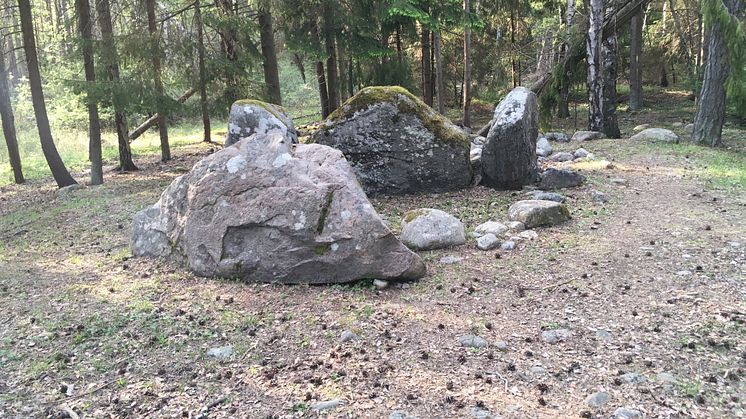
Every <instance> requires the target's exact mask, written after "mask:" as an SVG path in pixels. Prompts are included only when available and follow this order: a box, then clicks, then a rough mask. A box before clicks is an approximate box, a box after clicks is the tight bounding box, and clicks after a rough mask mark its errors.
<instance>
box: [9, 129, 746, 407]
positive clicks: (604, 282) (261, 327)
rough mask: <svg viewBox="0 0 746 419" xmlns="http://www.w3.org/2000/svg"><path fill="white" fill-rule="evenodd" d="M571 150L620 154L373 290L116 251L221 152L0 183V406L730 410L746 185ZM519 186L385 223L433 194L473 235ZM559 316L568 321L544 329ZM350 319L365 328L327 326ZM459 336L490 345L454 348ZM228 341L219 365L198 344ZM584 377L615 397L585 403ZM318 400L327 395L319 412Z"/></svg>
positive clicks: (737, 400) (742, 310)
mask: <svg viewBox="0 0 746 419" xmlns="http://www.w3.org/2000/svg"><path fill="white" fill-rule="evenodd" d="M633 122H635V121H632V120H630V121H625V123H626V124H632V123H633ZM578 146H579V145H578V144H569V145H563V146H559V148H564V149H568V150H569V149H574V148H577V147H578ZM582 146H583V147H585V148H586V149H588V150H589V151H592V152H593V153H595V154H596V155H597V156H600V157H603V158H606V159H608V160H610V161H612V162H613V163H614V165H613V168H610V169H603V168H601V167H600V166H597V165H592V164H591V165H584V166H579V167H578V168H580V169H582V170H583V171H584V173H585V174H586V175H587V176H588V177H589V182H588V184H587V185H586V186H583V187H581V188H578V189H574V190H566V191H564V193H565V194H566V196H567V197H568V206H569V207H570V209H571V212H572V214H573V219H572V220H571V221H570V222H568V223H565V224H563V225H561V226H557V227H553V228H549V229H539V230H537V232H538V238H537V239H536V240H531V241H524V242H521V243H520V244H519V246H518V248H517V249H516V250H514V251H510V252H504V251H490V252H482V251H479V250H477V249H476V246H475V245H474V243H469V244H468V245H465V246H461V247H457V248H453V249H445V250H440V251H432V252H423V253H421V255H422V257H423V258H424V259H425V260H426V262H427V265H428V271H429V272H428V275H427V277H426V278H424V279H422V280H420V281H418V282H413V283H407V284H395V285H393V286H391V287H390V288H388V289H385V290H376V289H375V288H374V287H373V286H372V285H371V283H370V282H368V281H364V282H360V283H357V284H351V285H345V286H314V287H308V286H283V285H275V284H245V283H240V282H233V281H225V280H216V279H209V278H199V277H195V276H193V275H191V274H190V273H188V272H187V271H185V270H184V269H183V268H181V267H180V266H176V265H173V264H169V263H164V262H161V261H155V260H142V259H130V257H129V248H128V240H129V228H130V221H131V219H132V216H133V215H134V213H135V212H136V211H137V210H139V209H141V208H143V207H144V206H146V205H150V204H152V203H153V202H155V201H156V200H157V198H158V195H159V194H160V192H161V191H162V190H163V189H164V188H165V187H166V186H167V185H168V184H169V182H170V181H171V180H172V179H173V178H174V177H176V176H178V175H179V174H180V173H183V172H184V171H185V170H187V169H188V168H189V167H191V165H192V164H193V163H194V162H195V161H196V160H197V159H199V158H201V157H203V156H205V155H206V154H207V153H209V152H211V150H213V149H215V147H210V146H206V145H195V146H191V147H185V148H181V149H178V150H176V151H175V156H176V158H175V159H174V161H172V162H170V163H168V164H160V163H157V162H156V161H155V158H154V157H152V158H150V160H152V161H149V162H147V163H146V164H142V169H143V170H142V171H140V172H138V173H134V174H113V173H112V174H109V175H108V178H107V183H106V184H105V185H104V186H99V187H95V188H87V189H85V190H81V191H76V192H73V193H71V194H69V195H66V196H57V195H56V194H55V193H54V188H53V185H52V184H50V183H38V184H33V185H26V186H22V187H5V188H2V189H0V417H10V418H15V417H19V418H26V417H77V416H79V417H96V418H108V417H117V418H119V417H191V418H196V417H210V418H233V417H238V418H270V417H273V418H274V417H278V418H279V417H314V416H316V415H319V414H320V415H321V416H328V417H366V418H367V417H370V418H388V417H389V415H391V414H392V412H395V411H399V412H401V413H402V415H401V416H392V417H410V416H411V417H417V418H458V417H465V418H469V417H487V416H478V415H479V414H486V412H490V413H491V414H492V415H494V416H495V417H503V418H558V417H598V418H601V417H604V418H605V417H610V416H611V415H612V414H613V412H614V411H615V410H616V409H617V408H619V407H627V408H630V409H636V410H639V411H640V412H641V413H642V415H644V417H663V418H667V417H689V416H691V417H700V418H704V417H708V418H709V417H744V416H745V415H746V410H745V409H746V399H745V398H746V324H745V322H746V282H745V279H746V196H745V195H744V191H743V190H742V189H718V188H714V187H712V186H711V185H710V184H706V183H704V181H703V180H702V179H700V178H699V177H698V176H697V173H699V169H701V168H702V167H701V164H700V163H698V162H696V161H693V160H690V159H686V158H684V157H672V156H671V155H668V154H666V153H665V147H664V148H660V147H658V148H655V150H658V151H660V150H663V151H661V152H656V153H651V152H649V150H651V148H642V149H641V148H640V147H639V145H638V144H633V143H631V142H630V141H629V140H601V141H595V142H591V143H583V144H582ZM641 150H647V151H641ZM620 178H621V179H625V180H626V184H621V183H618V181H613V180H614V179H620ZM593 189H596V190H600V191H602V192H604V193H606V194H607V196H608V197H609V199H610V202H609V203H607V204H605V205H599V204H595V203H594V202H593V201H592V199H591V195H590V191H591V190H593ZM522 197H523V193H522V192H512V193H511V192H495V191H492V190H489V189H485V188H481V187H477V188H474V189H470V190H465V191H461V192H458V193H448V194H441V195H429V196H418V197H397V198H381V199H376V200H374V204H375V205H376V207H377V209H378V210H379V212H380V213H381V214H382V215H383V216H385V217H386V218H388V219H389V220H390V221H391V224H392V228H394V229H396V228H398V220H399V219H400V216H401V214H402V213H403V212H404V211H406V210H409V209H415V208H419V207H434V208H440V209H443V210H446V211H448V212H450V213H452V214H454V215H456V216H457V217H459V218H460V219H461V220H462V221H463V222H464V224H465V225H466V226H467V228H468V229H469V230H471V229H473V228H474V227H475V226H476V225H478V224H479V223H482V222H484V221H487V220H489V219H495V220H504V219H505V216H506V210H507V206H508V205H509V203H510V202H513V201H516V200H519V199H521V198H522ZM448 255H453V256H458V257H461V258H463V259H462V260H460V261H459V262H457V263H453V264H446V263H442V262H441V258H442V257H444V256H448ZM559 328H563V329H568V330H569V331H570V332H571V336H570V337H569V338H568V339H567V340H565V341H564V342H559V343H555V344H550V343H546V342H545V341H543V340H542V337H541V334H542V331H546V330H554V329H559ZM345 330H350V331H352V332H354V333H355V334H356V335H357V336H358V339H354V340H351V341H348V342H341V341H340V336H341V334H342V332H343V331H345ZM469 334H475V335H478V336H481V337H483V338H484V339H486V340H487V342H488V343H489V344H490V346H489V347H487V348H485V349H468V348H464V347H462V346H461V345H460V343H459V341H458V337H460V336H464V335H469ZM498 342H505V343H506V344H507V349H505V348H502V349H501V347H499V344H498ZM225 345H231V346H232V347H233V349H234V350H233V353H232V355H231V356H230V357H229V358H228V359H226V360H223V361H218V360H215V359H212V358H208V357H207V356H206V352H207V351H208V350H209V349H210V348H214V347H220V346H225ZM628 373H636V374H639V376H635V375H625V374H628ZM628 381H632V382H628ZM597 392H607V393H608V395H609V400H608V402H606V403H605V404H604V405H603V406H601V407H590V406H589V405H588V404H587V403H586V398H587V397H588V396H589V395H591V394H594V393H597ZM329 400H341V401H342V404H341V406H339V407H336V408H334V409H330V410H325V411H322V412H321V413H318V412H317V411H316V410H315V409H314V406H316V405H317V403H319V402H323V401H329ZM406 415H410V416H406Z"/></svg>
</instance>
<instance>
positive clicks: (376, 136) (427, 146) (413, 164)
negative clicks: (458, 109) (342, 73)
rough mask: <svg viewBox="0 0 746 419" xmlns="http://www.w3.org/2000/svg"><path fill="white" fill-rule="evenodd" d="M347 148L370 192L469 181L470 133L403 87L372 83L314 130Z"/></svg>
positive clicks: (315, 139)
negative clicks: (371, 85)
mask: <svg viewBox="0 0 746 419" xmlns="http://www.w3.org/2000/svg"><path fill="white" fill-rule="evenodd" d="M309 142H311V143H317V144H324V145H328V146H331V147H334V148H336V149H338V150H340V151H342V153H344V155H345V157H346V158H347V160H348V161H349V162H350V163H351V164H352V166H353V169H354V170H355V173H356V174H357V176H358V179H359V180H360V183H361V184H362V185H363V188H364V189H365V191H366V192H367V193H368V194H370V195H375V194H411V193H421V192H444V191H449V190H454V189H461V188H465V187H467V186H469V184H470V183H471V179H472V169H471V164H470V161H469V152H470V144H469V138H468V136H467V135H466V134H465V133H464V132H463V131H462V130H460V129H459V128H458V127H457V126H455V125H454V124H453V123H451V122H450V121H449V120H448V119H446V118H445V117H443V116H442V115H440V114H438V113H437V112H435V111H434V110H433V109H432V108H430V107H428V106H427V105H426V104H424V103H423V102H422V101H421V100H419V99H418V98H416V97H415V96H414V95H412V94H411V93H409V92H408V91H406V89H403V88H401V87H395V86H374V87H366V88H365V89H362V90H361V91H360V92H358V93H357V94H356V95H355V96H353V97H352V98H350V99H349V100H348V101H347V102H345V104H344V105H342V106H341V107H340V108H339V109H337V110H336V111H334V112H333V113H332V114H331V115H330V116H329V118H327V119H326V121H324V123H323V124H321V125H320V126H319V128H318V129H317V130H316V131H314V132H313V133H312V134H311V138H310V140H309Z"/></svg>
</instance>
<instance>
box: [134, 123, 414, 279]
mask: <svg viewBox="0 0 746 419" xmlns="http://www.w3.org/2000/svg"><path fill="white" fill-rule="evenodd" d="M132 251H133V254H134V255H135V256H151V257H170V258H176V259H179V260H185V261H186V262H187V263H188V265H189V267H190V268H191V270H192V271H194V272H195V273H197V274H199V275H204V276H222V277H229V278H235V277H240V278H244V279H245V280H247V281H251V282H260V281H261V282H284V283H338V282H349V281H354V280H358V279H365V278H383V279H393V278H402V279H417V278H420V277H422V276H423V275H424V274H425V266H424V263H423V262H422V260H421V259H420V258H419V257H418V256H417V255H416V254H414V253H413V252H411V251H410V250H409V249H407V248H406V247H405V246H404V245H403V244H402V243H401V242H400V241H399V240H398V239H397V238H396V237H395V236H394V235H393V233H391V231H390V230H389V229H388V227H386V226H385V225H384V223H383V220H382V219H381V218H380V217H379V216H378V214H377V213H376V211H375V210H374V209H373V206H372V205H371V204H370V202H369V201H368V199H367V197H366V196H365V194H364V192H363V191H362V189H361V188H360V186H359V184H358V183H357V181H356V179H355V175H354V173H353V172H352V169H351V167H350V166H349V164H348V163H347V161H346V160H345V159H344V156H342V153H340V152H339V151H337V150H334V149H332V148H330V147H326V146H322V145H318V144H311V145H304V144H300V145H293V144H291V143H290V141H289V139H288V138H287V137H285V136H283V135H279V134H273V135H255V136H252V137H250V138H247V139H244V140H242V141H240V142H239V143H238V144H236V146H234V147H228V148H225V149H223V150H221V151H219V152H217V153H214V154H212V155H210V156H208V157H206V158H204V159H203V160H201V161H200V162H198V163H197V164H196V165H195V166H194V167H193V168H192V170H191V171H190V172H189V173H187V174H185V175H183V176H181V177H179V178H177V179H176V180H175V181H174V182H173V183H172V184H171V185H170V186H169V187H168V188H167V189H166V191H165V192H164V193H163V194H162V195H161V199H160V201H158V203H156V204H155V205H154V206H152V207H150V208H146V209H145V210H143V211H141V212H140V213H138V214H137V215H136V216H135V221H134V223H133V234H132Z"/></svg>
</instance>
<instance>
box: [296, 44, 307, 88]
mask: <svg viewBox="0 0 746 419" xmlns="http://www.w3.org/2000/svg"><path fill="white" fill-rule="evenodd" d="M293 63H294V64H295V66H296V67H297V68H298V72H300V78H301V79H302V80H303V84H306V67H305V66H304V65H303V56H302V55H300V54H298V53H297V52H296V53H293Z"/></svg>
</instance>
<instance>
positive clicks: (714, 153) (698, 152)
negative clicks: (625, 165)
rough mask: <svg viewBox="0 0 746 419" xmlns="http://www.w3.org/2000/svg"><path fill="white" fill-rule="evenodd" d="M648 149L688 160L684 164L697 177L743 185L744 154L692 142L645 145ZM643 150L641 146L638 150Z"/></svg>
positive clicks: (714, 183)
mask: <svg viewBox="0 0 746 419" xmlns="http://www.w3.org/2000/svg"><path fill="white" fill-rule="evenodd" d="M645 147H646V148H648V149H649V151H650V152H654V153H659V154H668V155H671V156H673V157H676V158H677V159H680V160H684V161H688V163H689V164H688V165H687V166H692V167H691V169H690V170H691V172H692V174H694V175H695V176H697V177H698V178H700V179H702V180H704V181H705V182H707V183H708V184H710V185H711V186H714V187H718V188H722V189H736V190H744V189H746V154H744V153H741V152H737V151H731V150H726V149H722V148H711V147H706V146H699V145H696V144H691V143H681V144H660V143H650V144H646V145H645ZM640 151H642V150H640Z"/></svg>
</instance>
